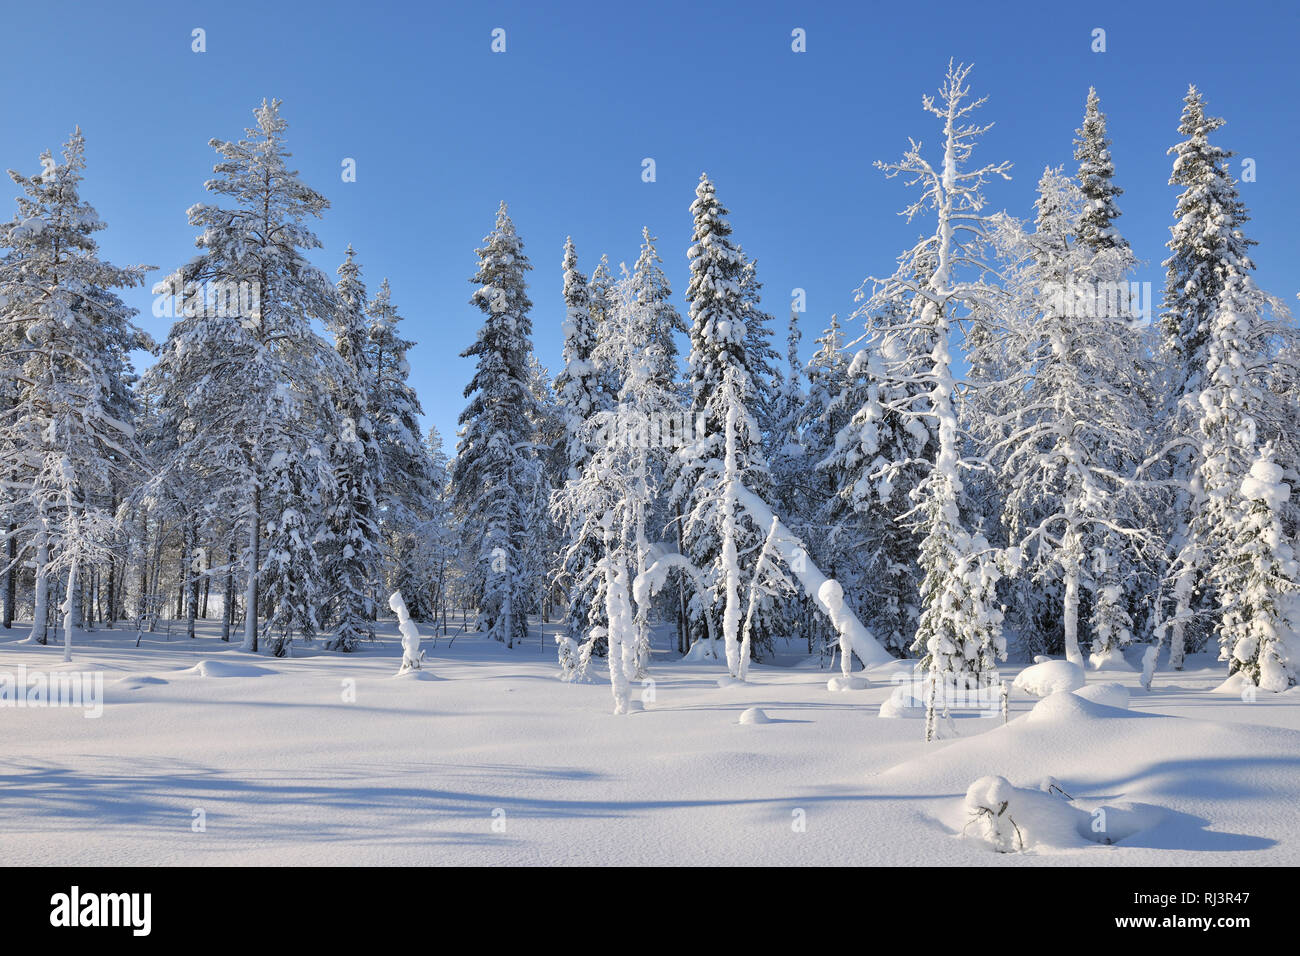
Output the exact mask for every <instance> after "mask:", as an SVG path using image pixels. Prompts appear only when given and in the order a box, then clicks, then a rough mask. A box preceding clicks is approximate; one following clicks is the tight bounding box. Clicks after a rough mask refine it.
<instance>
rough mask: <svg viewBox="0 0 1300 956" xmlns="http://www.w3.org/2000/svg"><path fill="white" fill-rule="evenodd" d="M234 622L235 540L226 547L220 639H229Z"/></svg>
mask: <svg viewBox="0 0 1300 956" xmlns="http://www.w3.org/2000/svg"><path fill="white" fill-rule="evenodd" d="M234 623H235V542H234V540H233V539H231V542H230V544H229V545H228V546H227V547H226V593H225V597H224V598H223V607H222V609H221V639H222V640H223V641H229V640H230V627H231V625H232V624H234Z"/></svg>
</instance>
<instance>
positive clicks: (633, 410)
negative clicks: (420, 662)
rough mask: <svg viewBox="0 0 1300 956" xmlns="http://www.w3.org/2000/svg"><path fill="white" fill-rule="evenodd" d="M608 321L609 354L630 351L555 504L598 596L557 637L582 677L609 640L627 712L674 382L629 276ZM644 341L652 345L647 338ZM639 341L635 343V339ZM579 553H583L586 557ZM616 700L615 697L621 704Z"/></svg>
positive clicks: (578, 581)
mask: <svg viewBox="0 0 1300 956" xmlns="http://www.w3.org/2000/svg"><path fill="white" fill-rule="evenodd" d="M610 294H611V298H610V302H611V303H612V306H613V308H612V310H611V311H610V313H609V316H610V319H611V321H609V322H608V323H607V324H606V326H605V327H604V328H603V329H602V332H603V334H604V335H605V336H606V337H605V338H604V339H603V340H602V342H601V343H600V344H601V346H602V347H605V348H607V350H608V353H609V354H611V355H616V356H617V355H624V356H627V357H628V360H629V365H628V367H627V373H626V377H625V378H624V380H623V383H622V387H621V388H620V389H619V392H618V394H617V395H616V396H615V403H614V405H613V406H611V407H609V408H607V409H604V410H601V411H598V412H596V413H595V414H594V415H591V416H589V417H588V418H587V419H586V420H585V421H584V422H583V423H582V424H581V425H580V426H579V430H578V434H577V437H578V440H579V441H580V442H582V444H583V446H584V447H585V448H587V449H588V454H587V459H586V462H585V464H584V467H583V468H582V469H581V471H580V472H579V474H578V476H577V477H576V478H575V479H573V480H571V481H568V482H566V483H565V485H564V487H563V488H562V489H560V490H559V491H557V493H556V497H555V511H556V514H557V516H558V517H560V518H561V520H563V521H564V522H565V523H566V524H567V525H568V526H569V527H570V528H571V529H572V530H571V532H570V534H569V537H568V548H567V552H566V554H565V561H566V565H576V564H577V563H578V558H579V556H580V555H581V552H582V550H583V549H584V548H588V547H590V545H591V544H592V542H593V541H594V542H595V548H594V551H593V552H592V554H591V555H590V557H594V558H595V560H594V561H589V562H588V563H586V564H584V565H583V568H584V570H583V573H582V575H581V576H577V577H575V578H574V580H573V581H572V583H571V587H572V588H574V589H575V590H576V591H577V592H582V591H588V592H590V593H592V594H593V595H595V600H598V601H599V604H600V606H599V607H598V608H596V609H595V610H594V611H593V613H592V614H591V615H590V617H589V619H588V624H589V625H590V626H589V627H588V629H587V630H586V631H585V639H584V640H582V641H578V640H577V636H578V635H577V634H573V633H571V634H570V635H568V636H567V637H565V638H558V637H557V640H558V641H559V643H560V646H561V664H562V666H563V667H564V669H565V671H566V674H565V676H566V677H569V678H570V679H580V678H581V677H582V676H583V675H584V672H585V671H586V668H587V667H588V666H589V664H590V660H591V657H592V655H593V653H595V652H596V651H597V649H598V642H599V641H600V640H601V639H602V637H603V638H604V639H605V641H606V642H607V646H608V657H609V668H610V676H611V680H612V682H613V689H614V695H615V702H616V710H615V712H616V713H622V712H625V711H626V694H627V682H628V681H631V680H637V679H642V678H644V677H645V674H646V668H647V667H648V664H649V652H650V621H649V612H650V604H651V600H650V595H649V594H648V592H647V593H642V594H640V595H638V596H637V598H636V604H635V607H633V604H632V596H633V593H632V582H633V580H634V579H635V578H637V577H639V576H640V575H642V574H643V573H644V572H645V570H646V568H647V566H648V564H649V561H650V560H651V556H652V552H655V553H657V552H658V551H659V550H661V549H660V548H659V547H658V546H656V544H655V543H654V542H652V541H651V539H650V536H649V522H650V518H651V516H652V514H653V509H654V504H655V500H656V498H657V495H658V482H659V481H660V473H659V470H658V469H656V462H657V461H658V460H659V459H660V458H661V456H662V454H663V446H662V444H661V443H660V441H659V440H658V439H659V427H660V424H661V423H662V422H663V421H665V420H667V419H671V418H672V416H673V414H674V413H675V412H676V411H677V403H676V396H675V394H674V392H673V390H672V388H671V383H670V384H669V385H668V386H665V384H664V383H663V381H662V380H661V373H662V370H663V357H662V355H661V354H660V353H659V346H658V345H657V344H655V343H654V342H653V340H647V339H645V338H644V337H643V336H644V334H645V330H646V329H647V328H649V327H651V326H652V325H653V324H654V322H655V312H656V310H657V309H658V308H659V305H658V303H657V302H656V300H655V299H654V298H653V297H643V296H642V295H641V294H640V290H639V289H638V286H637V283H636V282H635V280H634V277H633V276H629V275H628V274H626V272H625V273H624V275H623V277H622V278H621V279H620V280H619V281H618V282H616V283H615V284H614V285H613V286H612V287H611V290H610ZM647 341H649V344H648V345H646V344H645V343H647ZM638 342H639V343H642V345H643V346H644V347H643V348H642V349H641V350H640V351H639V352H638V351H637V349H636V348H635V347H634V346H635V343H638ZM584 560H585V558H584ZM620 701H621V703H620Z"/></svg>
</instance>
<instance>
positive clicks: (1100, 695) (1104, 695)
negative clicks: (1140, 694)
mask: <svg viewBox="0 0 1300 956" xmlns="http://www.w3.org/2000/svg"><path fill="white" fill-rule="evenodd" d="M1072 693H1073V694H1074V695H1075V696H1076V697H1082V698H1083V699H1084V700H1090V701H1092V702H1093V703H1094V704H1102V705H1104V706H1106V707H1115V708H1118V709H1119V710H1127V709H1128V702H1129V693H1128V688H1126V687H1125V686H1124V685H1123V684H1119V683H1114V682H1112V683H1109V684H1087V685H1085V686H1083V687H1080V688H1078V689H1077V690H1075V691H1072Z"/></svg>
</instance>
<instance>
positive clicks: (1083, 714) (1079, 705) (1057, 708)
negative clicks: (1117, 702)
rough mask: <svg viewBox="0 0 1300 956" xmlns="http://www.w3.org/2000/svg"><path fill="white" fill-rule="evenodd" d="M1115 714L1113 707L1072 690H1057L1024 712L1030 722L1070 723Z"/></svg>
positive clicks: (1103, 717)
mask: <svg viewBox="0 0 1300 956" xmlns="http://www.w3.org/2000/svg"><path fill="white" fill-rule="evenodd" d="M1115 714H1116V709H1115V708H1114V707H1111V706H1108V705H1106V704H1103V703H1099V702H1095V701H1092V700H1089V699H1088V698H1086V697H1082V696H1080V695H1079V694H1076V693H1073V692H1072V691H1057V692H1056V693H1054V694H1048V695H1047V696H1046V697H1044V698H1043V699H1042V700H1040V701H1039V702H1038V703H1036V704H1035V705H1034V707H1033V709H1032V710H1030V711H1029V713H1027V714H1025V720H1026V721H1027V722H1028V723H1031V724H1047V723H1054V724H1071V723H1075V722H1084V721H1089V720H1097V719H1099V718H1100V719H1105V718H1107V717H1114V716H1115Z"/></svg>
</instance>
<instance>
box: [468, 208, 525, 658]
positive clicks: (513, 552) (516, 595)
mask: <svg viewBox="0 0 1300 956" xmlns="http://www.w3.org/2000/svg"><path fill="white" fill-rule="evenodd" d="M477 255H478V257H479V269H478V271H477V272H476V273H475V274H474V276H473V278H472V279H471V280H470V281H471V282H473V283H474V284H475V285H476V286H477V288H476V290H475V292H474V294H473V296H472V297H471V300H470V301H471V302H472V304H474V305H476V306H478V307H479V308H480V309H481V310H482V311H483V314H484V322H483V326H482V328H481V329H480V330H479V333H478V337H477V339H476V340H475V342H474V344H473V345H471V346H470V347H469V348H467V349H466V350H465V351H464V352H462V353H461V355H462V356H463V357H465V358H473V359H475V361H476V368H475V372H474V377H473V378H472V379H471V381H470V383H469V385H468V386H466V388H465V397H466V398H468V399H469V404H468V405H467V406H466V407H465V410H464V411H463V412H461V414H460V419H459V421H460V424H461V426H462V427H461V431H460V441H459V444H458V446H457V455H456V463H455V468H454V471H453V484H454V488H455V499H454V500H455V505H456V510H457V512H458V514H459V516H460V519H461V524H462V528H463V529H464V533H465V536H466V537H465V549H466V552H467V554H468V555H470V556H471V560H472V562H473V565H472V572H471V573H472V576H473V583H472V585H471V587H472V591H473V593H474V595H475V596H476V598H477V601H478V608H479V630H480V631H484V632H486V633H488V634H490V635H492V637H494V638H495V639H496V640H499V641H504V642H506V644H507V645H508V646H514V642H515V641H516V640H521V639H523V637H524V636H525V635H526V634H527V631H528V619H527V616H526V614H525V612H524V611H523V610H522V609H523V608H525V607H526V606H527V595H526V593H525V588H526V586H527V574H526V570H525V568H524V563H523V557H524V551H525V549H526V546H527V538H528V535H529V533H530V529H529V527H528V526H527V523H526V522H527V516H528V513H529V496H530V494H531V493H532V491H533V489H534V487H535V484H536V482H535V478H536V470H537V462H536V454H535V451H534V448H533V438H534V436H533V421H534V419H533V415H532V413H533V412H534V405H535V404H536V399H535V398H534V396H533V391H532V388H531V385H530V372H529V360H530V358H531V356H532V341H531V339H530V336H531V334H532V320H531V319H530V318H529V315H528V313H529V310H530V309H531V308H532V302H531V301H529V299H528V291H527V286H526V283H525V278H524V275H525V273H526V272H527V270H529V269H531V268H532V265H531V264H530V263H529V262H528V258H527V257H526V256H525V255H524V251H523V242H522V240H520V238H519V236H518V234H517V233H516V232H515V225H514V223H513V222H512V221H511V219H510V215H509V213H508V211H507V209H506V204H505V203H504V202H503V203H502V204H501V207H500V209H498V211H497V219H496V226H495V228H494V229H493V230H492V232H491V233H489V234H488V236H487V237H486V238H485V239H484V245H483V248H481V249H479V250H478V251H477Z"/></svg>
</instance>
